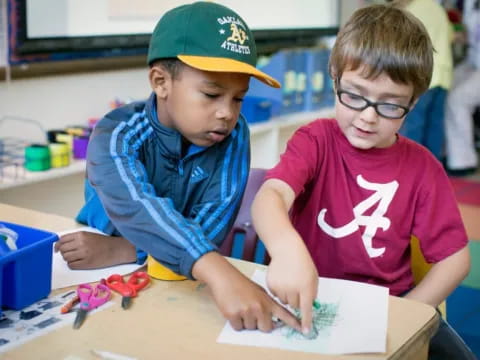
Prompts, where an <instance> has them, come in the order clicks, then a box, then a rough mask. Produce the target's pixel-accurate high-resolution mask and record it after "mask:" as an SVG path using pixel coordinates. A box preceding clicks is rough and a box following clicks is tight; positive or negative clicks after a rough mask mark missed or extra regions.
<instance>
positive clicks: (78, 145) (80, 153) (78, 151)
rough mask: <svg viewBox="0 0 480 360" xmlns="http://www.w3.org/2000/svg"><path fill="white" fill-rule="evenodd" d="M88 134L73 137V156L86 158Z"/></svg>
mask: <svg viewBox="0 0 480 360" xmlns="http://www.w3.org/2000/svg"><path fill="white" fill-rule="evenodd" d="M88 139H89V138H88V136H74V137H73V157H74V158H75V159H85V158H86V157H87V146H88Z"/></svg>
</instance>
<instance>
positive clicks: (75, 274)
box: [52, 227, 143, 290]
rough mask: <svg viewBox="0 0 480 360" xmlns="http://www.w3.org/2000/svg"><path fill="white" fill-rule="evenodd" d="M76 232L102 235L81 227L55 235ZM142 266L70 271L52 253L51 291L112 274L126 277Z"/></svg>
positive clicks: (95, 230)
mask: <svg viewBox="0 0 480 360" xmlns="http://www.w3.org/2000/svg"><path fill="white" fill-rule="evenodd" d="M76 231H89V232H93V233H97V234H102V235H105V234H104V233H102V232H101V231H99V230H97V229H95V228H92V227H82V228H78V229H73V230H68V231H62V232H59V233H57V235H58V237H60V236H62V235H66V234H69V233H72V232H76ZM142 266H143V265H139V264H123V265H117V266H111V267H107V268H103V269H95V270H71V269H70V268H69V267H68V265H67V263H66V262H65V260H63V257H62V255H61V254H60V252H57V253H56V252H53V259H52V290H55V289H61V288H64V287H67V286H72V285H78V284H83V283H90V282H95V281H99V280H100V279H105V278H107V277H109V276H110V275H112V274H120V275H126V274H130V273H132V272H134V271H135V270H138V269H139V268H141V267H142Z"/></svg>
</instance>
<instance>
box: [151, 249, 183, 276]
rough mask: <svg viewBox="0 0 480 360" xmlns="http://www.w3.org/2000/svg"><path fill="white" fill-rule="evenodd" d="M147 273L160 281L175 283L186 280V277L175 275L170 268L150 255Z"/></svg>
mask: <svg viewBox="0 0 480 360" xmlns="http://www.w3.org/2000/svg"><path fill="white" fill-rule="evenodd" d="M147 273H148V275H150V276H151V277H153V278H155V279H159V280H169V281H175V280H185V279H186V277H185V276H183V275H178V274H177V273H174V272H173V271H172V270H170V269H169V268H167V267H165V266H163V265H162V264H160V263H159V262H158V261H157V260H155V259H154V258H153V257H152V256H150V255H148V257H147Z"/></svg>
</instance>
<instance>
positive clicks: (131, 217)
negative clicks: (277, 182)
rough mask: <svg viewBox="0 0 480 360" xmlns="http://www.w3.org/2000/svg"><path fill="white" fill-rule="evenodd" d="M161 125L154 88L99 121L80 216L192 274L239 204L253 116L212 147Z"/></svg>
mask: <svg viewBox="0 0 480 360" xmlns="http://www.w3.org/2000/svg"><path fill="white" fill-rule="evenodd" d="M181 148H182V136H181V135H180V133H179V132H178V131H176V130H174V129H170V128H167V127H165V126H163V125H162V124H161V123H160V122H159V121H158V120H157V115H156V101H155V94H152V95H151V96H150V98H149V99H148V100H147V101H146V102H136V103H132V104H128V105H126V106H124V107H121V108H119V109H116V110H113V111H112V112H110V113H109V114H107V115H106V116H105V117H104V118H103V119H101V120H100V121H99V122H98V124H97V125H96V127H95V129H94V131H93V134H92V136H91V138H90V142H89V145H88V152H87V180H86V182H85V200H86V203H85V205H84V207H83V208H82V209H81V210H80V213H79V214H78V216H77V220H78V221H79V222H81V223H84V224H87V225H89V226H92V227H95V228H97V229H99V230H101V231H103V232H105V233H107V234H112V235H121V236H123V237H125V238H126V239H128V240H129V241H130V242H132V243H133V244H134V245H135V246H136V247H137V249H138V251H137V253H138V252H139V253H142V251H144V252H146V253H148V254H151V255H152V256H153V257H154V258H155V259H157V260H158V261H159V262H160V263H162V264H163V265H165V266H167V267H168V268H170V269H171V270H173V271H174V272H176V273H178V274H182V275H185V276H188V277H189V278H192V274H191V270H192V266H193V264H194V262H195V261H196V260H197V259H198V258H200V257H201V256H202V255H204V254H205V253H208V252H210V251H214V250H216V249H217V245H219V244H220V243H221V242H222V241H223V239H224V238H225V236H226V235H227V233H228V231H229V230H230V227H231V225H232V224H233V221H234V220H235V217H236V215H237V212H238V209H239V208H240V202H241V199H242V196H243V192H244V190H245V186H246V183H247V179H248V172H249V169H250V143H249V130H248V126H247V122H246V121H245V119H244V118H243V116H242V115H240V117H239V119H238V122H237V125H236V127H235V129H234V130H233V131H232V133H231V134H230V136H228V137H227V138H226V139H225V140H224V141H222V142H221V143H218V144H215V145H213V146H211V147H205V148H204V147H199V146H195V145H191V146H190V148H189V149H188V151H187V154H186V155H185V156H184V157H183V158H182V156H181Z"/></svg>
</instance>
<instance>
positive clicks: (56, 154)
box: [48, 142, 70, 168]
mask: <svg viewBox="0 0 480 360" xmlns="http://www.w3.org/2000/svg"><path fill="white" fill-rule="evenodd" d="M48 146H49V148H50V164H51V166H52V168H59V167H64V166H67V165H69V164H70V149H69V147H68V144H66V143H64V142H52V143H50V144H49V145H48Z"/></svg>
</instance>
